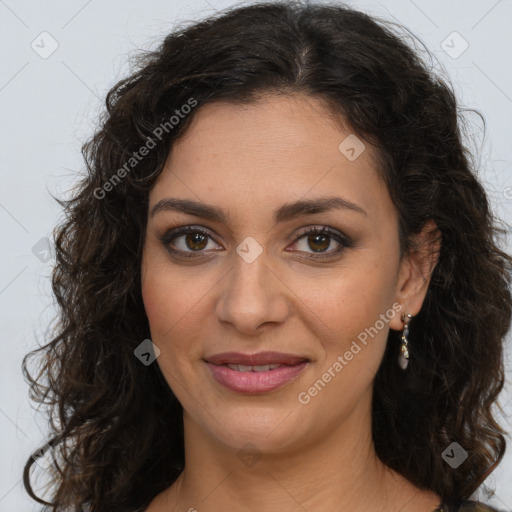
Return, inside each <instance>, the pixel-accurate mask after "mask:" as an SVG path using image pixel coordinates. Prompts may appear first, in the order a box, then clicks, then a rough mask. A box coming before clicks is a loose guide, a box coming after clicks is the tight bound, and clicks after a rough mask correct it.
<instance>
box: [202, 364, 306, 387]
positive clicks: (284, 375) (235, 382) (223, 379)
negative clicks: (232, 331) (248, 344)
mask: <svg viewBox="0 0 512 512" xmlns="http://www.w3.org/2000/svg"><path fill="white" fill-rule="evenodd" d="M307 364H308V361H304V362H302V363H299V364H295V365H286V366H281V367H280V368H275V369H274V370H268V371H266V372H252V371H251V372H239V371H237V370H232V369H231V368H228V367H227V366H220V365H216V364H212V363H208V362H207V363H206V365H207V366H208V368H209V369H210V372H211V373H212V375H213V378H214V379H215V380H216V381H217V382H218V383H219V384H222V385H223V386H225V387H227V388H228V389H231V390H232V391H236V392H238V393H245V394H251V395H256V394H259V393H266V392H269V391H274V390H275V389H278V388H280V387H282V386H284V385H285V384H287V383H288V382H290V381H291V380H293V379H295V378H296V377H297V376H298V375H299V374H300V372H301V371H302V370H304V368H305V367H306V366H307Z"/></svg>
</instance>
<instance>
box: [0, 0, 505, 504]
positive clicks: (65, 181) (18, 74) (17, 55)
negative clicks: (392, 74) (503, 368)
mask: <svg viewBox="0 0 512 512" xmlns="http://www.w3.org/2000/svg"><path fill="white" fill-rule="evenodd" d="M248 3H250V2H248ZM348 4H349V5H352V6H354V7H357V8H360V9H362V10H364V11H367V12H368V13H370V14H374V15H377V16H380V17H383V18H386V19H394V20H396V21H398V22H400V23H402V24H403V25H405V26H406V27H408V28H409V29H410V30H411V31H412V32H413V33H414V34H416V35H417V36H419V37H420V39H421V40H423V41H424V42H425V43H426V45H427V47H428V48H429V49H430V50H431V51H432V52H433V53H434V54H435V56H436V57H437V58H438V59H439V63H440V65H442V66H443V67H444V68H445V73H446V74H447V76H449V77H450V78H451V79H452V81H453V82H454V84H455V90H456V93H457V95H458V97H459V98H460V100H461V102H462V104H463V105H464V106H465V107H468V108H477V109H479V110H480V111H481V112H482V113H483V114H484V116H485V119H486V123H487V133H486V137H485V139H484V138H483V130H482V125H481V123H480V120H479V118H478V117H476V116H474V115H470V116H468V119H469V121H470V125H469V127H470V128H471V132H472V134H473V136H474V140H475V141H476V142H475V143H473V142H471V141H469V142H468V143H469V144H470V148H471V149H472V150H473V151H475V152H477V154H478V155H479V162H480V171H479V172H480V177H481V179H482V180H483V181H484V182H485V184H486V187H487V190H488V191H489V194H490V196H491V200H492V204H493V208H494V209H495V211H496V213H497V214H498V215H499V216H500V217H501V218H503V219H504V220H505V221H506V222H507V223H510V221H511V216H512V169H511V161H512V144H511V133H512V123H511V117H512V66H511V64H510V62H511V58H510V51H511V49H512V1H510V0H498V1H497V0H491V1H487V0H471V1H463V0H457V1H451V2H447V1H446V0H444V1H441V0H429V1H427V0H415V1H413V0H388V1H386V2H377V1H352V2H348ZM230 5H234V2H229V1H221V0H190V1H189V2H186V1H184V0H174V1H162V0H144V1H142V0H123V1H121V0H111V1H109V2H108V3H107V2H101V1H100V0H89V1H87V0H69V1H66V2H64V1H61V2H57V1H45V2H42V1H35V0H32V1H27V0H0V55H1V66H0V113H1V126H2V129H1V130H2V131H1V139H0V147H1V152H0V154H1V159H0V169H1V171H0V172H1V187H0V229H1V244H0V326H1V333H2V339H1V348H2V357H1V365H2V366H1V372H0V397H1V401H0V433H1V436H0V453H1V456H0V457H1V459H0V460H1V462H2V464H1V465H0V512H27V511H30V510H33V511H38V510H40V508H41V506H40V505H36V504H35V503H34V502H33V501H32V500H29V499H28V497H27V496H26V494H25V492H24V490H23V485H22V482H21V476H22V469H23V466H24V464H25V461H26V459H27V458H28V456H29V455H30V453H31V451H33V450H34V449H35V448H36V446H37V445H39V444H40V443H41V441H42V440H43V439H44V438H45V435H44V433H45V432H46V426H45V421H44V416H42V415H38V414H36V413H35V411H34V410H33V409H32V407H31V405H30V404H29V401H28V395H27V391H28V386H27V384H26V383H25V382H24V380H23V378H22V375H21V359H22V357H23V356H24V355H25V354H26V353H27V352H28V351H29V350H31V349H33V348H35V347H36V346H37V341H36V336H37V339H39V340H40V342H42V341H43V337H44V332H45V329H46V328H47V326H48V323H49V321H50V320H51V319H52V318H53V317H54V313H55V310H54V309H53V306H52V297H51V289H50V285H49V280H48V277H49V275H50V271H51V265H52V263H53V260H52V259H49V260H48V261H47V262H43V261H41V260H40V259H38V257H36V255H34V254H33V252H32V248H33V247H34V246H35V245H36V244H38V243H44V238H45V237H47V236H49V235H50V233H51V231H52V229H53V228H54V226H55V225H56V224H57V222H58V220H59V217H60V211H59V208H58V207H57V204H56V203H55V202H54V201H53V199H52V198H51V197H50V195H49V192H52V193H53V194H54V195H57V196H59V197H61V196H62V194H65V193H66V191H67V190H69V188H70V187H71V186H72V184H73V182H74V181H75V180H76V176H77V173H78V172H83V169H84V166H83V161H82V157H81V154H80V146H81V144H82V143H83V142H84V141H85V140H86V138H87V137H89V136H90V135H91V134H92V131H93V129H94V127H95V126H96V123H97V119H98V115H99V113H100V112H101V110H102V108H103V99H104V97H105V95H106V93H107V91H108V90H109V88H110V87H111V86H112V85H113V84H114V83H115V81H116V80H117V79H119V78H121V77H123V76H124V75H125V74H126V73H128V65H127V64H128V58H127V57H128V53H129V52H131V51H134V50H136V49H138V48H146V49H148V48H151V47H154V46H155V44H156V43H158V42H159V40H160V38H161V37H163V36H164V35H165V34H167V33H168V32H169V31H171V30H172V29H173V27H174V26H175V23H176V21H177V20H183V21H188V20H190V21H192V20H197V19H199V18H202V17H206V16H208V15H210V14H213V13H214V12H215V11H216V10H218V9H223V8H225V7H228V6H230ZM44 31H46V32H48V33H49V34H50V35H51V37H52V38H53V39H54V40H55V41H56V42H57V44H58V48H57V49H56V51H55V52H54V53H53V54H52V55H50V56H49V57H48V58H42V57H41V56H40V55H39V54H38V53H36V51H34V50H33V49H32V47H31V43H32V42H33V41H35V43H34V45H36V44H39V46H40V47H41V46H42V43H40V38H38V36H39V34H41V32H44ZM454 31H456V32H458V33H459V34H460V36H462V39H461V38H460V37H459V36H457V35H455V36H454V35H451V36H450V37H449V38H448V39H446V38H447V37H448V36H449V35H450V34H452V33H453V32H454ZM43 37H46V38H47V39H46V40H45V41H46V42H45V45H44V47H45V49H46V50H48V49H51V46H50V44H52V41H51V39H50V38H48V36H43ZM445 40H446V41H447V44H449V45H450V46H452V48H451V49H449V48H447V49H448V50H449V52H451V53H452V56H450V55H449V54H448V53H447V52H446V51H445V50H444V49H443V47H442V46H441V45H442V42H443V41H445ZM452 40H453V43H451V41H452ZM38 41H39V43H38ZM464 41H467V44H468V45H469V46H468V48H467V50H466V51H464V53H462V54H461V55H460V56H457V55H456V54H458V53H460V52H461V50H462V49H463V48H464V46H465V44H466V43H464ZM444 44H445V48H446V43H444ZM40 51H43V49H42V48H41V49H40ZM454 56H457V58H453V57H454ZM41 239H43V242H40V240H41ZM507 250H508V251H509V252H510V242H509V245H508V247H507ZM510 354H511V350H510V342H509V343H508V347H507V361H508V362H507V365H508V387H507V389H506V391H505V392H504V393H503V394H502V396H501V399H500V403H501V404H502V405H503V408H504V412H503V414H502V416H501V417H502V423H503V424H504V426H505V428H506V429H507V430H508V431H511V430H512V422H511V411H512V395H511V392H510V382H511V380H512V379H511V369H512V368H511V364H510ZM43 484H44V481H40V482H39V486H38V487H42V485H43ZM486 486H489V487H491V488H493V487H495V488H496V495H495V496H494V497H493V498H491V499H489V498H488V497H486V495H485V494H481V495H479V496H478V497H481V498H482V499H484V500H488V501H489V502H490V503H492V504H494V505H495V506H496V507H499V508H501V509H508V510H512V444H511V449H510V451H508V452H507V454H506V456H505V460H504V462H503V463H502V464H501V466H500V468H499V469H497V470H496V471H495V472H494V474H493V476H492V477H491V478H489V479H488V480H487V481H486Z"/></svg>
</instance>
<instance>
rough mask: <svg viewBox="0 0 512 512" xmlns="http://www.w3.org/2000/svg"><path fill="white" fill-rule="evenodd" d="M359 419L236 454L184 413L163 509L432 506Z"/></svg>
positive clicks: (319, 511)
mask: <svg viewBox="0 0 512 512" xmlns="http://www.w3.org/2000/svg"><path fill="white" fill-rule="evenodd" d="M367 405H368V406H370V405H369V404H367ZM365 417H366V418H369V417H371V415H369V414H368V411H363V410H361V409H360V408H359V409H358V410H355V411H353V413H352V415H351V417H350V418H347V420H346V421H344V422H343V424H342V425H341V426H340V427H339V428H337V429H335V430H333V431H330V432H329V433H326V432H323V433H321V434H320V435H319V436H318V438H317V439H314V440H312V441H311V442H310V443H309V444H307V445H304V444H302V445H301V446H300V447H299V446H297V447H294V448H287V449H286V450H284V449H283V450H282V451H274V452H272V453H268V452H265V453H259V452H256V453H255V454H252V455H250V454H245V455H242V454H241V452H240V450H239V449H237V448H234V447H231V446H227V445H225V444H222V443H219V442H218V441H217V440H216V439H215V438H213V437H212V436H209V435H206V433H205V432H204V430H202V429H201V427H200V426H199V425H198V424H197V423H196V422H195V421H194V420H193V419H192V418H191V417H190V416H189V415H188V414H187V413H186V412H185V413H184V427H185V454H186V460H185V469H184V470H183V472H182V474H181V475H180V477H179V479H178V480H177V481H176V482H175V484H174V485H173V486H172V487H171V488H170V489H169V490H168V494H167V496H166V502H167V504H168V505H171V504H173V505H174V506H173V507H172V508H168V507H167V510H187V511H188V510H194V509H196V510H200V511H201V512H215V511H218V510H230V509H231V510H237V511H240V512H253V511H255V510H257V511H258V512H274V511H275V510H280V511H283V512H287V511H289V512H292V511H294V512H295V511H297V510H301V507H302V509H305V510H308V511H311V512H324V511H330V510H350V511H351V512H367V511H368V510H382V511H394V510H400V508H401V507H404V506H405V504H406V503H408V502H409V505H410V502H411V500H416V501H414V503H416V502H418V505H419V507H418V508H417V509H415V510H425V511H430V510H433V509H434V508H435V506H436V505H437V504H438V503H439V501H438V497H437V496H435V495H433V494H432V493H424V492H423V493H421V491H419V490H418V489H416V488H415V487H414V486H412V485H411V484H410V483H409V482H407V480H405V479H404V478H403V477H401V476H400V475H398V474H397V473H395V472H394V471H392V470H391V469H390V468H388V467H387V466H385V465H384V464H383V463H382V462H381V461H380V460H379V458H378V457H377V455H376V453H375V450H374V446H373V442H372V436H371V424H369V422H365V421H364V419H363V418H365ZM425 500H426V501H425ZM420 502H421V504H425V503H428V505H425V507H424V508H421V506H420Z"/></svg>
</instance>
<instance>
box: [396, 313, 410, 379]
mask: <svg viewBox="0 0 512 512" xmlns="http://www.w3.org/2000/svg"><path fill="white" fill-rule="evenodd" d="M411 318H412V315H410V314H409V313H407V315H406V314H405V313H402V322H403V323H404V329H403V331H402V338H401V340H402V343H401V345H400V355H399V356H398V365H399V366H400V368H402V370H405V369H406V368H407V366H408V365H409V339H408V336H409V322H410V321H411Z"/></svg>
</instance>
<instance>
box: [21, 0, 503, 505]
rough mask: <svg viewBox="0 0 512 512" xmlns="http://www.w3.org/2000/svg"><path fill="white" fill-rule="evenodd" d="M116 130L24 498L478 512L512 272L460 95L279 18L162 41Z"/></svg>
mask: <svg viewBox="0 0 512 512" xmlns="http://www.w3.org/2000/svg"><path fill="white" fill-rule="evenodd" d="M107 110H108V113H107V114H106V116H105V118H104V119H103V123H102V126H101V129H100V130H99V131H98V132H97V133H96V134H95V136H94V137H93V138H92V139H91V140H90V141H89V142H88V143H87V144H86V145H85V146H84V156H85V158H86V162H87V166H88V170H89V173H88V176H87V177H86V178H85V179H84V180H83V181H82V182H81V184H80V187H79V189H78V190H77V192H76V195H75V196H74V198H73V199H72V200H71V201H69V202H63V201H61V204H62V205H63V206H64V208H65V211H66V213H67V218H66V221H65V222H64V223H63V224H62V225H61V226H60V228H59V230H58V231H57V233H56V239H55V242H56V254H57V265H56V268H55V271H54V274H53V290H54V293H55V295H56V297H57V300H58V303H59V305H60V307H61V316H60V323H59V325H58V328H57V331H56V333H55V336H54V338H53V339H52V340H51V342H50V343H49V344H48V345H47V346H45V347H42V348H41V349H39V351H42V353H43V354H45V356H46V357H45V360H44V366H43V368H42V371H43V373H44V374H46V375H48V376H49V377H50V379H49V383H48V386H47V387H45V386H44V385H42V384H40V383H38V382H37V379H35V380H34V379H32V378H31V377H30V375H29V374H28V371H27V368H26V366H25V364H26V362H25V361H24V371H25V372H26V375H27V378H28V379H29V380H30V382H31V385H32V389H33V392H34V396H35V398H36V399H38V400H39V401H43V400H45V399H46V401H48V402H50V403H51V404H53V405H54V406H55V408H56V410H58V418H59V426H58V427H57V426H54V430H55V436H53V437H52V439H50V441H49V443H48V445H47V446H46V448H47V449H49V448H50V447H51V448H52V450H51V453H52V456H53V458H54V459H55V461H56V462H57V463H58V467H57V466H54V465H52V466H50V467H49V468H48V470H51V471H53V475H54V479H55V492H54V494H53V496H52V501H53V503H51V504H50V503H47V502H45V501H43V500H41V499H38V498H36V496H35V494H34V493H33V491H32V489H31V486H30V482H29V470H30V467H31V465H32V463H33V460H32V459H31V460H29V461H28V462H27V465H26V467H25V474H24V481H25V487H26V489H27V491H28V492H29V493H30V495H31V496H32V497H33V498H34V499H37V500H38V501H39V502H40V503H47V504H48V506H51V507H52V508H51V509H50V510H65V509H66V507H71V508H70V510H84V509H86V510H90V511H95V512H96V511H109V512H112V511H121V510H122V511H146V512H160V511H168V510H189V511H193V510H197V511H200V512H203V511H204V512H211V511H219V510H237V511H251V512H252V511H258V512H262V511H263V512H268V511H275V510H279V511H290V512H291V511H296V510H308V511H315V512H316V511H318V512H324V511H329V512H330V511H334V510H350V511H351V512H363V511H373V510H379V511H382V512H398V511H409V510H414V511H417V512H431V511H434V510H436V511H441V510H442V511H445V512H448V511H455V510H492V509H491V508H488V507H486V506H485V505H483V504H479V503H476V502H474V501H471V497H472V495H473V494H474V492H475V491H476V490H477V489H478V487H479V486H480V484H481V483H482V482H483V480H484V479H485V478H486V477H487V476H488V475H489V474H490V473H491V472H492V471H493V469H494V468H495V467H496V466H497V464H498V463H499V462H500V460H501V458H502V457H503V453H504V450H505V439H504V436H503V434H504V431H503V430H502V429H501V427H500V426H499V425H498V424H497V422H496V420H495V418H494V417H493V414H492V407H493V406H494V404H495V402H496V398H497V396H498V394H499V392H500V390H501V389H502V386H503V381H504V369H503V353H502V351H503V339H504V336H505V334H506V333H507V331H508V328H509V325H510V315H511V306H512V298H511V295H510V291H509V281H508V272H509V271H510V269H511V266H510V263H511V261H512V260H511V258H510V257H509V256H508V255H507V254H505V253H503V252H502V251H501V250H500V249H499V248H498V246H497V235H498V233H499V230H498V228H497V227H496V225H495V223H494V221H493V218H492V215H491V212H490V209H489V204H488V200H487V198H486V195H485V193H484V189H483V188H482V185H481V184H480V183H479V182H478V181H477V179H476V178H475V176H474V174H473V172H472V170H471V165H470V161H469V157H468V154H467V151H466V149H465V148H464V146H463V145H462V142H461V130H462V127H461V126H460V125H459V124H458V118H457V104H456V100H455V97H454V94H453V92H452V91H451V89H450V88H449V86H448V85H447V84H446V83H445V82H443V81H442V80H440V79H439V78H438V77H437V76H435V74H434V73H432V72H431V71H429V70H428V69H427V68H426V66H425V65H424V64H423V63H422V61H421V59H420V58H419V57H418V55H416V54H415V53H414V52H413V50H411V49H410V48H409V47H408V46H407V45H406V44H405V43H403V42H402V41H401V39H400V37H399V36H398V35H397V34H395V33H394V32H393V31H392V29H391V28H386V27H385V24H384V23H383V22H377V21H375V20H373V19H371V18H370V17H368V16H367V15H365V14H362V13H360V12H357V11H354V10H351V9H348V8H345V7H341V6H339V5H332V6H326V5H323V6H315V5H306V4H301V3H292V2H281V3H271V4H270V3H269V4H258V5H253V6H250V7H242V8H237V9H233V10H231V11H229V12H227V13H223V14H222V15H218V16H216V17H214V18H211V19H209V20H206V21H204V22H201V23H197V24H195V25H192V26H190V27H188V28H184V29H181V30H178V31H176V32H174V33H172V34H170V35H169V36H168V37H167V38H166V39H165V41H164V42H163V44H162V46H161V47H160V48H159V49H158V50H156V51H155V52H152V53H150V54H147V55H144V56H142V57H141V58H140V68H139V69H138V70H137V71H136V72H134V74H133V75H132V76H130V77H128V78H126V79H125V80H122V81H121V82H119V83H118V84H117V85H116V86H115V87H114V88H113V89H112V90H111V91H110V92H109V94H108V97H107ZM39 351H35V352H39ZM30 355H33V354H29V355H28V356H27V358H28V357H29V356H30ZM43 451H44V450H43Z"/></svg>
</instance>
